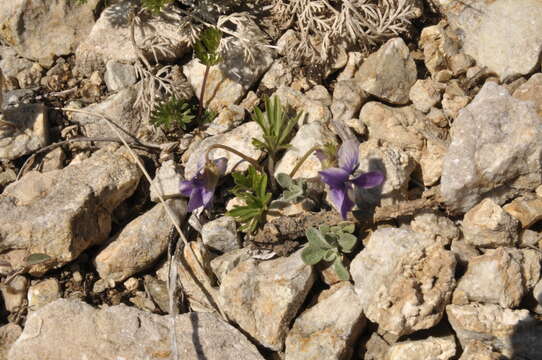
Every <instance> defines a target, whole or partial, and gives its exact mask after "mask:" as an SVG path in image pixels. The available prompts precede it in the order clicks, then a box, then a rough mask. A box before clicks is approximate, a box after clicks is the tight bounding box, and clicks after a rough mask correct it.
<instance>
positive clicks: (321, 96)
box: [305, 85, 333, 106]
mask: <svg viewBox="0 0 542 360" xmlns="http://www.w3.org/2000/svg"><path fill="white" fill-rule="evenodd" d="M305 97H307V99H309V100H312V101H316V102H319V103H320V104H323V105H325V106H331V102H332V100H333V99H332V98H331V94H330V93H329V91H327V88H326V87H325V86H323V85H315V86H313V87H312V88H311V89H310V90H308V91H307V92H306V93H305Z"/></svg>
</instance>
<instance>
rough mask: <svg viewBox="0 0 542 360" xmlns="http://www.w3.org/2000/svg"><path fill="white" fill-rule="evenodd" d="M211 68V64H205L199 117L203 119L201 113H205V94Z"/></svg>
mask: <svg viewBox="0 0 542 360" xmlns="http://www.w3.org/2000/svg"><path fill="white" fill-rule="evenodd" d="M210 69H211V66H209V65H205V74H203V83H202V84H201V92H200V96H199V110H198V119H201V114H203V96H204V95H205V87H206V85H207V78H208V77H209V70H210Z"/></svg>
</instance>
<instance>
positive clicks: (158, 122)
mask: <svg viewBox="0 0 542 360" xmlns="http://www.w3.org/2000/svg"><path fill="white" fill-rule="evenodd" d="M194 119H195V115H194V114H193V112H192V106H191V105H190V104H189V103H188V102H186V100H183V99H177V98H175V97H171V98H170V99H169V100H168V101H166V102H164V103H162V104H160V105H158V106H157V107H156V108H155V109H154V110H153V112H152V113H151V117H150V122H151V124H152V125H154V126H161V127H163V128H164V129H166V130H169V129H171V128H173V127H174V126H179V127H180V128H181V129H183V130H188V125H189V124H190V123H191V122H192V121H193V120H194Z"/></svg>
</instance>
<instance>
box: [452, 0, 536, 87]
mask: <svg viewBox="0 0 542 360" xmlns="http://www.w3.org/2000/svg"><path fill="white" fill-rule="evenodd" d="M452 3H453V2H452ZM541 12H542V3H540V1H538V0H522V1H517V0H496V1H472V0H468V1H462V2H461V3H460V4H450V5H449V8H448V9H445V11H444V13H445V14H446V15H447V17H448V20H449V21H450V23H451V24H452V26H453V27H455V28H458V29H459V30H460V31H461V33H462V37H463V50H464V51H465V53H467V54H468V55H470V56H472V57H473V58H474V59H475V60H476V64H478V65H479V66H487V67H488V68H489V70H490V71H492V72H495V73H496V74H497V75H499V77H500V78H501V80H506V79H509V78H513V77H517V76H519V75H525V74H528V73H530V72H531V71H533V70H534V69H535V67H536V66H537V64H539V60H540V52H541V50H542V18H541V17H540V16H539V14H540V13H541Z"/></svg>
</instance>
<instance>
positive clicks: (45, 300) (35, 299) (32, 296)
mask: <svg viewBox="0 0 542 360" xmlns="http://www.w3.org/2000/svg"><path fill="white" fill-rule="evenodd" d="M56 299H60V285H59V284H58V280H57V279H55V278H49V279H46V280H43V281H40V282H39V283H37V284H32V285H31V286H30V288H29V289H28V306H29V308H30V309H31V310H32V311H34V310H37V309H39V308H41V307H42V306H44V305H47V304H49V303H50V302H53V301H55V300H56Z"/></svg>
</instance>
